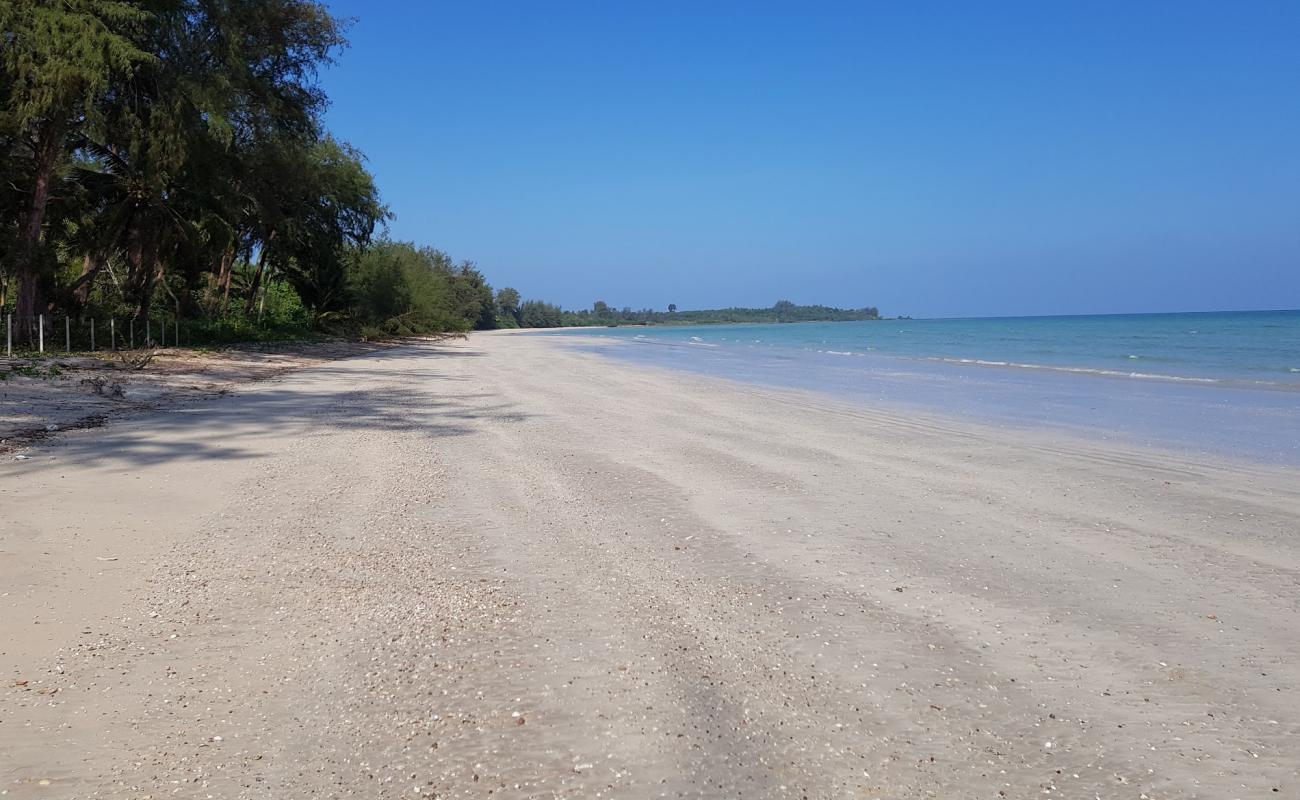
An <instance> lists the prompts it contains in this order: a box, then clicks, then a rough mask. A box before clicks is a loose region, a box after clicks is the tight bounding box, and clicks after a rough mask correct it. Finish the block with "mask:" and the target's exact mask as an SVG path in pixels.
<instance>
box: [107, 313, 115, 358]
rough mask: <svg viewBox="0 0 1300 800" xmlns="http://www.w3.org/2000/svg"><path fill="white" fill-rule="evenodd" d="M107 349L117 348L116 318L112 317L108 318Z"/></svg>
mask: <svg viewBox="0 0 1300 800" xmlns="http://www.w3.org/2000/svg"><path fill="white" fill-rule="evenodd" d="M108 349H109V350H116V349H117V320H116V319H114V318H113V317H109V318H108Z"/></svg>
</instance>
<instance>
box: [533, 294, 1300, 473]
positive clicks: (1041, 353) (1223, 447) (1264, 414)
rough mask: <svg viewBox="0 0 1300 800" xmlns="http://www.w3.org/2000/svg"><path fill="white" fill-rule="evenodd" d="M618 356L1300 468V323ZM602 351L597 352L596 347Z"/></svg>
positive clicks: (724, 328) (945, 326)
mask: <svg viewBox="0 0 1300 800" xmlns="http://www.w3.org/2000/svg"><path fill="white" fill-rule="evenodd" d="M542 335H550V336H567V337H580V338H576V339H575V340H574V343H575V346H578V347H582V348H584V349H587V350H592V351H595V352H599V353H601V354H604V355H608V356H611V357H614V358H620V359H625V360H630V361H634V362H639V363H647V364H653V365H655V366H660V367H668V368H673V369H680V370H686V371H690V372H695V373H702V374H707V375H714V376H717V377H722V378H728V379H732V380H739V381H747V382H751V383H757V384H762V385H768V386H775V387H784V388H796V389H808V390H813V391H820V392H826V393H829V394H833V395H836V396H839V397H840V398H843V399H848V400H854V401H858V402H863V403H870V404H874V405H877V406H880V407H885V408H890V409H895V410H903V411H907V410H912V411H920V412H925V413H935V414H942V415H949V416H957V417H962V418H969V419H974V420H978V421H981V422H986V423H992V424H995V425H999V426H1004V427H1017V428H1024V427H1029V428H1043V427H1048V428H1056V429H1062V430H1067V431H1069V432H1070V433H1072V434H1074V435H1078V436H1083V437H1087V438H1090V439H1098V440H1119V441H1123V442H1125V443H1128V444H1132V445H1138V446H1143V447H1153V448H1162V449H1170V448H1172V449H1176V450H1180V451H1187V452H1192V453H1198V454H1203V455H1206V456H1210V457H1215V458H1228V459H1244V460H1248V461H1254V462H1266V463H1271V464H1281V465H1287V466H1300V311H1248V312H1207V313H1178V314H1107V315H1088V316H1042V317H988V318H972V319H887V320H877V321H867V322H811V323H794V324H781V325H699V326H654V327H617V328H586V329H581V330H566V331H556V332H552V333H546V334H542ZM592 337H596V338H592Z"/></svg>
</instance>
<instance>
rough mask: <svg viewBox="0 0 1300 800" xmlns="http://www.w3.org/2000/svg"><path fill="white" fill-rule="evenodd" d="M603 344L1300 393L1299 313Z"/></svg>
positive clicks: (1009, 322) (663, 331)
mask: <svg viewBox="0 0 1300 800" xmlns="http://www.w3.org/2000/svg"><path fill="white" fill-rule="evenodd" d="M594 332H595V333H597V334H598V335H603V336H616V337H629V338H634V339H640V340H645V341H652V342H663V343H689V344H694V345H704V346H708V345H715V346H725V347H732V348H750V349H752V348H760V347H762V348H785V349H793V350H803V351H808V352H817V353H825V354H832V355H843V356H870V355H874V356H885V357H893V358H905V359H913V360H927V361H949V362H955V363H967V364H974V365H976V366H991V367H1002V368H1013V369H1050V370H1061V371H1079V372H1096V373H1101V374H1108V375H1115V376H1123V377H1133V378H1157V379H1172V380H1179V379H1181V380H1190V381H1201V382H1210V381H1227V382H1235V381H1241V382H1258V383H1262V384H1277V385H1279V386H1292V387H1298V388H1300V311H1252V312H1231V313H1228V312H1225V313H1198V314H1115V315H1106V316H1072V317H1009V318H987V319H937V320H881V321H877V322H825V323H804V324H795V325H713V326H707V325H705V326H691V327H680V328H679V327H659V328H606V329H595V330H594Z"/></svg>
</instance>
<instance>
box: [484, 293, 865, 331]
mask: <svg viewBox="0 0 1300 800" xmlns="http://www.w3.org/2000/svg"><path fill="white" fill-rule="evenodd" d="M876 319H880V312H879V310H877V309H876V308H873V307H867V308H832V307H831V306H817V305H814V306H801V305H797V304H795V303H792V302H790V301H789V300H781V301H779V302H777V303H776V304H774V305H773V306H772V307H771V308H711V309H702V310H695V311H678V310H677V306H676V305H669V306H668V310H667V311H655V310H653V309H649V308H645V309H641V310H640V311H634V310H633V309H631V308H623V309H616V308H613V307H612V306H610V305H609V304H607V303H605V302H603V301H600V300H597V301H596V302H595V303H594V304H593V305H592V307H591V308H590V309H582V310H578V311H570V310H565V309H562V308H560V307H559V306H557V305H552V304H551V303H545V302H542V301H539V300H527V301H524V302H522V303H519V304H518V305H516V306H513V307H512V306H511V305H510V304H509V303H508V302H506V303H500V306H499V311H498V314H497V323H498V325H499V326H500V327H503V328H514V327H518V328H561V327H599V326H604V327H613V326H619V325H721V324H726V323H737V322H753V323H784V322H853V321H860V320H876ZM512 323H513V324H512Z"/></svg>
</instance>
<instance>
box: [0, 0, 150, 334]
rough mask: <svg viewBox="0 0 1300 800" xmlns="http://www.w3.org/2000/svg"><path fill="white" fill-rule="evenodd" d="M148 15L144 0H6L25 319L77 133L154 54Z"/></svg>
mask: <svg viewBox="0 0 1300 800" xmlns="http://www.w3.org/2000/svg"><path fill="white" fill-rule="evenodd" d="M148 19H149V16H148V15H147V14H146V13H145V12H144V11H142V10H141V9H140V8H139V4H137V3H127V2H118V1H117V0H0V31H3V34H0V41H3V47H2V48H0V84H4V85H5V86H6V96H5V98H4V100H5V102H4V106H3V108H2V110H0V130H3V131H5V135H6V136H7V137H8V138H9V139H10V141H11V143H12V145H13V146H12V147H11V148H10V149H9V151H8V153H7V156H8V157H9V158H11V159H16V160H18V161H19V162H20V166H19V168H18V169H16V170H13V172H15V173H17V174H16V177H17V183H18V185H19V186H21V189H20V191H19V195H20V197H19V198H18V201H19V203H20V205H19V207H18V212H17V214H16V215H15V216H16V220H15V221H16V230H15V233H16V237H15V241H14V245H13V247H12V248H11V249H10V251H9V252H8V253H7V254H6V255H7V258H8V260H9V262H10V265H11V266H10V267H9V270H8V271H10V272H12V273H13V275H14V276H15V278H16V279H17V281H18V296H17V311H18V316H19V318H20V319H25V320H27V321H29V322H30V320H31V318H32V317H33V316H34V315H35V314H36V312H37V308H38V306H39V305H40V302H39V299H40V284H41V281H42V278H43V277H44V276H42V275H41V274H40V272H41V270H40V269H39V250H40V247H41V243H42V239H43V234H44V231H45V221H46V211H47V209H48V206H49V202H50V198H51V196H52V194H53V193H54V192H55V190H56V187H55V185H54V183H55V178H56V171H57V170H58V168H59V165H60V163H62V162H63V161H64V160H65V159H66V157H67V156H68V150H67V143H68V137H69V135H71V134H73V133H74V132H80V131H83V130H85V128H87V127H88V126H89V125H91V124H92V123H93V122H94V121H95V118H96V116H97V107H98V105H99V103H100V101H101V100H102V99H103V97H104V95H105V94H106V93H107V92H108V91H109V89H110V87H111V86H112V85H113V84H114V82H115V81H120V80H121V79H123V78H124V77H127V76H129V75H130V74H131V73H132V72H133V71H134V70H135V69H136V68H137V67H138V66H140V65H141V64H144V63H147V62H150V61H152V60H153V56H152V55H151V54H149V53H146V52H144V51H143V50H141V49H140V48H139V47H138V46H137V44H136V42H135V41H133V38H132V37H133V35H134V34H136V33H137V32H138V30H139V29H140V28H141V27H142V26H143V25H144V23H145V22H146V21H147V20H148Z"/></svg>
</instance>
